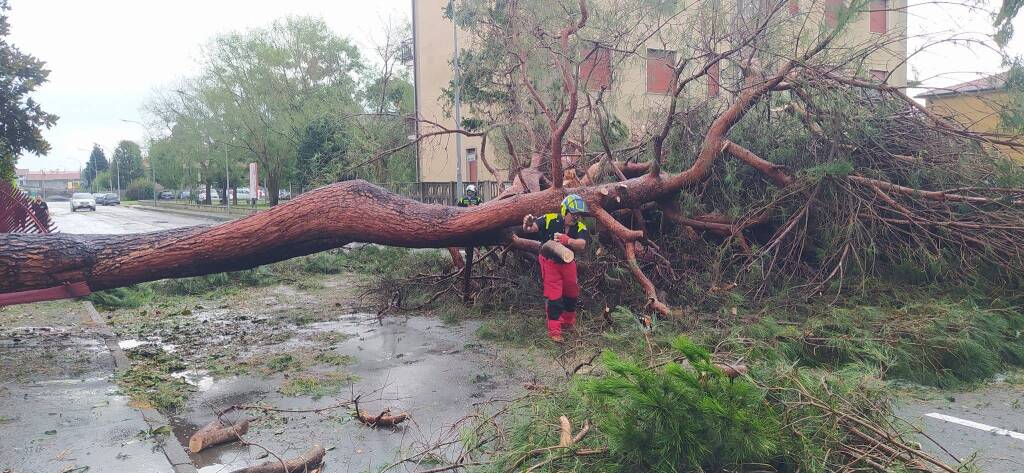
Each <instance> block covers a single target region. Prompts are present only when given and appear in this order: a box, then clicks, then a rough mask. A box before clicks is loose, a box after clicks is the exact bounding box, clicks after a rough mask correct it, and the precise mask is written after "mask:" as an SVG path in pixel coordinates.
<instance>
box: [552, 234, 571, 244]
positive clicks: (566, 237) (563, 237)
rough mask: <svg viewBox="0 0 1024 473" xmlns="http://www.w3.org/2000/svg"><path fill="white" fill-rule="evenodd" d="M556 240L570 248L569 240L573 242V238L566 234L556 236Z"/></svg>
mask: <svg viewBox="0 0 1024 473" xmlns="http://www.w3.org/2000/svg"><path fill="white" fill-rule="evenodd" d="M555 239H556V240H558V242H559V243H561V244H563V245H565V246H569V240H572V238H569V235H566V234H564V233H558V234H556V235H555Z"/></svg>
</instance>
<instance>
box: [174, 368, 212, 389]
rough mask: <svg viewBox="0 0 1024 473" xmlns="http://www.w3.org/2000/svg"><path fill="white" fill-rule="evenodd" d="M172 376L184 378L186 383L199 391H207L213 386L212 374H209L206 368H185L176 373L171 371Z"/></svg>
mask: <svg viewBox="0 0 1024 473" xmlns="http://www.w3.org/2000/svg"><path fill="white" fill-rule="evenodd" d="M171 377H172V378H178V379H181V380H184V381H185V382H186V383H188V384H191V385H193V386H195V387H196V389H198V390H200V391H209V390H210V388H212V387H213V382H214V379H213V376H210V375H209V372H208V371H207V370H185V371H179V372H177V373H171Z"/></svg>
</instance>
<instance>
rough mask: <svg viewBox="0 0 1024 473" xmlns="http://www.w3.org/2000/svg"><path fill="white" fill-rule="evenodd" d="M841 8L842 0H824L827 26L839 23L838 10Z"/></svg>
mask: <svg viewBox="0 0 1024 473" xmlns="http://www.w3.org/2000/svg"><path fill="white" fill-rule="evenodd" d="M842 9H843V0H825V22H826V23H828V25H829V26H836V25H838V24H839V11H840V10H842Z"/></svg>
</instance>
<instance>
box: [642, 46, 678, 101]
mask: <svg viewBox="0 0 1024 473" xmlns="http://www.w3.org/2000/svg"><path fill="white" fill-rule="evenodd" d="M675 62H676V53H675V51H665V50H662V49H648V50H647V91H648V92H653V93H656V94H669V93H672V89H673V88H675V85H676V75H675V69H674V68H675Z"/></svg>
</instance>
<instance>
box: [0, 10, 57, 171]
mask: <svg viewBox="0 0 1024 473" xmlns="http://www.w3.org/2000/svg"><path fill="white" fill-rule="evenodd" d="M9 9H10V7H9V6H8V5H7V0H0V179H7V180H11V179H14V164H15V162H16V161H17V159H18V156H20V155H21V154H23V153H26V152H29V153H37V154H46V153H47V152H49V151H50V145H49V143H47V142H46V140H44V139H43V133H42V132H43V129H49V128H50V127H52V126H53V125H54V124H55V123H57V116H56V115H53V114H49V113H46V112H44V111H43V109H42V107H40V106H39V104H38V103H36V101H35V100H33V99H32V98H31V97H30V96H29V95H30V94H31V93H32V92H33V91H35V90H36V88H37V87H39V86H40V85H42V84H43V83H45V82H46V78H47V76H49V74H50V71H48V70H46V69H45V68H44V67H43V66H44V63H43V62H42V61H40V60H39V59H36V58H35V57H33V56H31V55H28V54H25V53H22V52H21V51H20V50H19V49H18V48H17V47H15V46H14V45H13V44H11V43H9V42H8V41H7V39H6V38H7V36H8V35H9V34H10V23H8V21H7V14H6V13H5V12H6V11H7V10H9Z"/></svg>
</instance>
